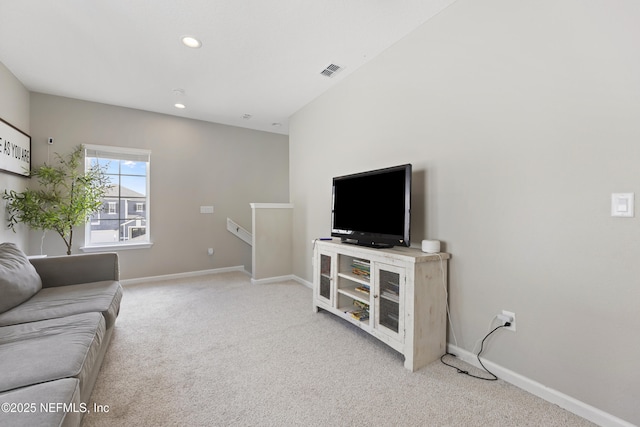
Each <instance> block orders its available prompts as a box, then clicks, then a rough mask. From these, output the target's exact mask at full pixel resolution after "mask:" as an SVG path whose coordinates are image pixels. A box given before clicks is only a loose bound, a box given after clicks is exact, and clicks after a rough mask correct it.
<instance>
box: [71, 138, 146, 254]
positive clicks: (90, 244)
mask: <svg viewBox="0 0 640 427" xmlns="http://www.w3.org/2000/svg"><path fill="white" fill-rule="evenodd" d="M150 163H151V152H150V151H148V150H140V149H132V148H121V147H109V146H98V145H86V146H85V168H89V167H91V166H92V165H95V164H98V165H100V166H101V167H102V168H103V169H104V170H105V172H106V175H107V177H108V178H109V181H110V183H111V187H110V188H109V190H108V191H107V193H106V194H105V196H104V198H103V204H102V209H101V211H100V212H97V213H96V214H94V215H93V216H92V217H91V220H90V221H87V225H86V230H85V239H84V240H85V246H84V247H83V248H82V249H83V250H85V251H91V250H102V249H105V250H109V249H113V248H115V247H119V248H125V249H126V248H127V247H140V246H143V247H144V246H150V245H151V232H150V224H149V210H148V207H149V206H150V205H149V169H150Z"/></svg>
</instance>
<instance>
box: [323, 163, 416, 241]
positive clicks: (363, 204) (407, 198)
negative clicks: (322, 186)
mask: <svg viewBox="0 0 640 427" xmlns="http://www.w3.org/2000/svg"><path fill="white" fill-rule="evenodd" d="M331 213H332V215H331V217H332V224H331V235H332V236H335V237H340V238H342V240H343V241H345V242H348V243H356V244H361V245H367V246H374V247H375V246H379V247H390V246H396V245H402V246H409V244H410V238H409V224H410V219H411V218H410V213H411V165H410V164H407V165H400V166H394V167H391V168H385V169H377V170H372V171H367V172H362V173H357V174H353V175H345V176H340V177H336V178H333V198H332V212H331Z"/></svg>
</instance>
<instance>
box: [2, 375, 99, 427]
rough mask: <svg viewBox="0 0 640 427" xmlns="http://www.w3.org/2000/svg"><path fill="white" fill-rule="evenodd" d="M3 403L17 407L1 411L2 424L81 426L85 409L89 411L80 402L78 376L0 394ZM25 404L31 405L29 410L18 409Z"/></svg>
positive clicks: (18, 426)
mask: <svg viewBox="0 0 640 427" xmlns="http://www.w3.org/2000/svg"><path fill="white" fill-rule="evenodd" d="M0 403H4V404H8V405H9V406H8V408H9V409H11V408H12V406H13V408H15V409H16V411H7V412H5V411H3V412H2V416H1V417H0V419H1V420H2V426H3V427H24V426H43V427H44V426H60V427H69V426H78V425H80V421H81V419H82V415H83V412H85V411H86V410H88V407H84V406H82V405H81V403H80V387H79V381H78V380H77V379H75V378H65V379H62V380H57V381H49V382H46V383H43V384H36V385H32V386H29V387H23V388H19V389H17V390H11V391H7V392H4V393H0ZM25 405H28V406H26V408H27V411H24V410H22V411H17V409H20V408H22V409H24V408H25ZM41 405H43V406H41ZM62 405H67V406H66V407H64V406H62ZM33 409H35V411H34V410H33Z"/></svg>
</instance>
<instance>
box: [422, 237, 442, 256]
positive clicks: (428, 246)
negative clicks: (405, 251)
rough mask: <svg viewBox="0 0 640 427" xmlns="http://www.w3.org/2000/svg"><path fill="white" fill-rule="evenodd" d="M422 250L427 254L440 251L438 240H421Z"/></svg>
mask: <svg viewBox="0 0 640 427" xmlns="http://www.w3.org/2000/svg"><path fill="white" fill-rule="evenodd" d="M422 252H426V253H428V254H435V253H437V252H440V240H423V241H422Z"/></svg>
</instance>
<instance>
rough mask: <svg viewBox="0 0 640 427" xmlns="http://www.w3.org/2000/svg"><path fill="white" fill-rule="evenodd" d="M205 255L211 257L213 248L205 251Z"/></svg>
mask: <svg viewBox="0 0 640 427" xmlns="http://www.w3.org/2000/svg"><path fill="white" fill-rule="evenodd" d="M207 253H208V254H209V255H210V256H211V255H213V248H209V249H207Z"/></svg>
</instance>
